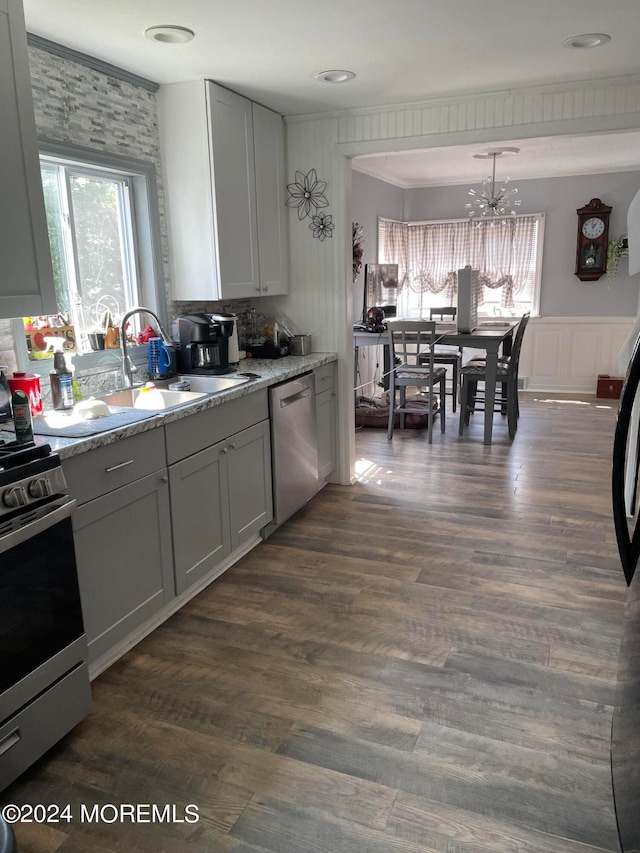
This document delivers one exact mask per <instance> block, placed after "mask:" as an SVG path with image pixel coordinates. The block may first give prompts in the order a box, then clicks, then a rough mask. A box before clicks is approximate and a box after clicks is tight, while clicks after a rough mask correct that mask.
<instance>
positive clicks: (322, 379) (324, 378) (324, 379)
mask: <svg viewBox="0 0 640 853" xmlns="http://www.w3.org/2000/svg"><path fill="white" fill-rule="evenodd" d="M330 379H331V377H330V376H321V377H320V381H321V382H328V381H329V380H330Z"/></svg>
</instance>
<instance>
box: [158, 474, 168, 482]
mask: <svg viewBox="0 0 640 853" xmlns="http://www.w3.org/2000/svg"><path fill="white" fill-rule="evenodd" d="M160 482H162V483H168V482H169V478H168V477H167V475H166V474H165V475H164V476H163V477H160Z"/></svg>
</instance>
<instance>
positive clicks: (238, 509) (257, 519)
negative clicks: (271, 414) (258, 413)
mask: <svg viewBox="0 0 640 853" xmlns="http://www.w3.org/2000/svg"><path fill="white" fill-rule="evenodd" d="M227 448H228V450H227V453H226V459H227V477H228V479H227V488H228V495H229V523H230V526H231V550H232V551H234V550H235V549H236V548H239V547H240V545H244V543H245V542H247V541H248V540H249V539H251V538H252V537H253V536H257V535H258V533H259V532H260V530H261V529H262V528H263V527H264V526H265V525H266V524H268V523H269V522H270V521H271V519H272V518H273V498H272V492H271V433H270V429H269V421H262V422H261V423H259V424H256V425H255V426H252V427H249V429H245V430H243V431H242V432H239V433H237V434H236V435H233V436H231V438H230V439H229V440H228V442H227Z"/></svg>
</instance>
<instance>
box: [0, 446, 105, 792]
mask: <svg viewBox="0 0 640 853" xmlns="http://www.w3.org/2000/svg"><path fill="white" fill-rule="evenodd" d="M75 506H76V502H75V501H74V500H73V499H72V498H70V497H69V495H68V494H67V485H66V483H65V479H64V474H63V472H62V467H61V465H60V459H59V457H58V456H57V455H56V454H54V453H51V448H50V447H49V445H47V444H44V445H35V444H33V443H31V444H27V445H25V444H16V442H8V443H7V442H5V443H2V442H0V790H2V789H4V788H5V787H6V786H7V785H9V784H10V783H11V782H12V781H13V780H14V779H16V778H17V777H18V776H19V775H20V773H22V772H23V771H24V770H25V769H26V768H27V767H29V766H30V765H31V764H32V763H33V762H34V761H36V760H37V759H38V758H40V756H41V755H43V754H44V753H45V752H46V751H47V750H48V749H50V748H51V747H52V746H53V745H54V744H55V743H56V742H57V741H58V740H59V739H60V738H61V737H63V736H64V735H65V734H67V732H69V731H70V730H71V729H72V728H73V726H75V725H76V724H77V723H78V722H80V720H81V719H82V718H83V717H84V716H86V715H87V714H88V713H89V712H90V710H91V691H90V687H89V672H88V669H87V663H86V661H87V642H86V637H85V634H84V627H83V623H82V610H81V606H80V593H79V590H78V578H77V574H76V559H75V550H74V545H73V534H72V529H71V515H72V513H73V511H74V509H75Z"/></svg>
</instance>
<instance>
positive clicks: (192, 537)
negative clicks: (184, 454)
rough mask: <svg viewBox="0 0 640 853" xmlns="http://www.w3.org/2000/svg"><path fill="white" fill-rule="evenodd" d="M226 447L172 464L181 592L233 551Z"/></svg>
mask: <svg viewBox="0 0 640 853" xmlns="http://www.w3.org/2000/svg"><path fill="white" fill-rule="evenodd" d="M223 448H224V444H217V445H214V446H213V447H208V448H207V449H206V450H202V451H200V453H195V454H194V455H193V456H189V457H188V458H187V459H184V460H183V461H182V462H176V463H175V464H174V465H170V466H169V484H170V488H171V517H172V522H173V554H174V565H175V572H176V591H177V593H178V594H180V593H182V592H184V591H185V590H186V589H187V588H188V587H189V586H191V584H193V583H195V582H196V581H198V580H199V579H200V578H201V577H204V575H206V574H207V573H208V572H210V571H211V570H212V569H214V568H215V567H216V566H217V565H218V563H220V562H222V560H223V559H224V558H225V557H226V556H227V555H228V554H229V553H230V551H231V545H230V537H229V520H228V510H227V506H228V503H227V497H226V461H225V454H223V453H222V452H221V450H222V449H223Z"/></svg>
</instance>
